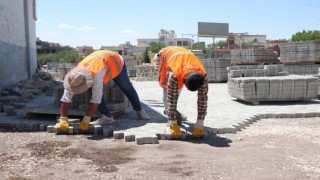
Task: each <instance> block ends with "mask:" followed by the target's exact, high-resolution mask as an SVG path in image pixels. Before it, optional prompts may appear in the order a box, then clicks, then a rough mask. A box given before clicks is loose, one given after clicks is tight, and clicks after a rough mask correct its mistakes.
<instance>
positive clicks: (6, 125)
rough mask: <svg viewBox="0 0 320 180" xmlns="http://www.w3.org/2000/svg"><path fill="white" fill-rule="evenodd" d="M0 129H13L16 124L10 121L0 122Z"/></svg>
mask: <svg viewBox="0 0 320 180" xmlns="http://www.w3.org/2000/svg"><path fill="white" fill-rule="evenodd" d="M0 129H5V130H15V129H16V124H15V123H11V122H0Z"/></svg>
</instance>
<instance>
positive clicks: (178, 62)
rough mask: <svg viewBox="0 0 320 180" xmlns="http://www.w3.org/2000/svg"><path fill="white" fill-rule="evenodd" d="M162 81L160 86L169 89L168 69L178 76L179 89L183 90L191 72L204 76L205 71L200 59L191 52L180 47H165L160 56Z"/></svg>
mask: <svg viewBox="0 0 320 180" xmlns="http://www.w3.org/2000/svg"><path fill="white" fill-rule="evenodd" d="M159 61H160V65H159V66H160V68H159V73H160V81H159V84H160V86H161V87H163V88H168V77H167V74H168V69H169V68H170V69H171V70H172V72H173V73H174V74H175V75H176V77H177V79H178V89H179V90H181V89H182V87H183V84H184V79H185V77H186V76H187V75H188V74H189V73H190V72H198V73H200V74H201V75H202V76H204V75H205V73H206V72H205V70H204V67H203V65H202V63H201V62H200V61H199V59H198V58H197V57H196V56H195V55H194V54H193V53H192V52H190V50H188V49H186V48H183V47H179V46H168V47H165V48H164V49H163V50H162V51H161V54H160V57H159Z"/></svg>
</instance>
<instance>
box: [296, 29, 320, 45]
mask: <svg viewBox="0 0 320 180" xmlns="http://www.w3.org/2000/svg"><path fill="white" fill-rule="evenodd" d="M310 40H320V31H318V30H314V31H310V30H309V31H306V30H303V31H302V32H300V31H299V32H297V33H296V34H293V35H292V36H291V42H299V41H310Z"/></svg>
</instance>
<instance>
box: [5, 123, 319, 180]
mask: <svg viewBox="0 0 320 180" xmlns="http://www.w3.org/2000/svg"><path fill="white" fill-rule="evenodd" d="M0 145H1V146H0V179H16V180H22V179H148V180H150V179H196V178H197V179H320V163H319V162H320V153H319V149H320V118H307V119H264V120H261V121H259V122H257V123H255V124H253V125H251V126H250V127H247V128H246V129H244V130H242V131H241V132H238V133H237V134H221V135H217V136H215V137H213V138H211V139H209V140H195V141H167V140H166V141H160V143H159V144H153V145H137V144H136V143H135V142H130V143H128V142H124V141H123V140H113V139H105V138H104V139H101V138H93V137H91V136H85V135H77V136H74V135H55V134H49V133H45V132H39V133H12V132H0Z"/></svg>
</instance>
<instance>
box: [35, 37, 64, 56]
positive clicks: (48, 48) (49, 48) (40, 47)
mask: <svg viewBox="0 0 320 180" xmlns="http://www.w3.org/2000/svg"><path fill="white" fill-rule="evenodd" d="M36 45H37V46H36V47H37V55H42V54H51V53H56V52H57V51H58V49H59V48H60V47H61V46H60V44H59V43H52V42H46V41H41V40H40V39H39V38H37V42H36Z"/></svg>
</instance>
